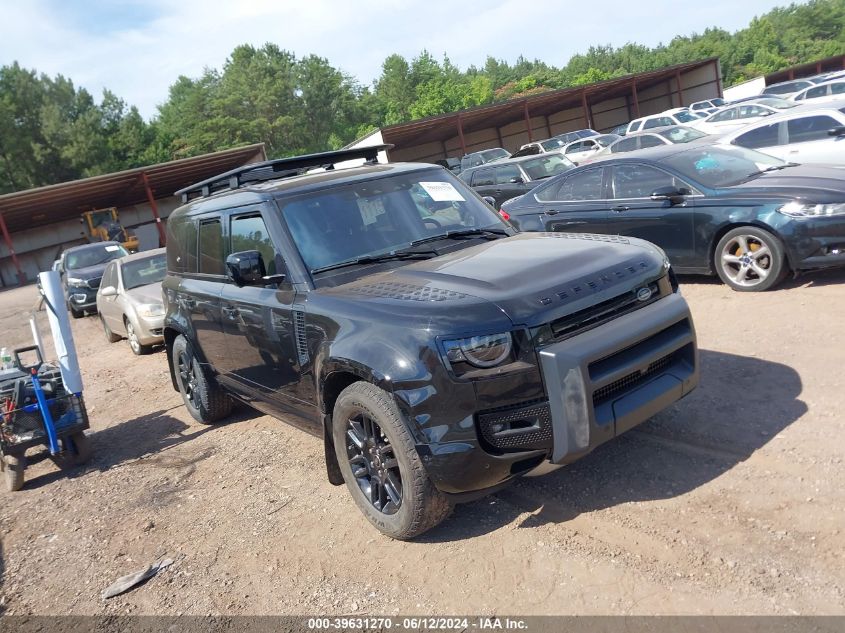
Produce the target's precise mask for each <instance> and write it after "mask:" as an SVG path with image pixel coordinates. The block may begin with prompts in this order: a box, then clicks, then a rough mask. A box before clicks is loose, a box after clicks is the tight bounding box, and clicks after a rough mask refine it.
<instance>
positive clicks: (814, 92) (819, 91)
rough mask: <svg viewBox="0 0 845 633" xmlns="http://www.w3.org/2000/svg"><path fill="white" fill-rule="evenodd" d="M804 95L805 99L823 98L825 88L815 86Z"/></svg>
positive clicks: (825, 91)
mask: <svg viewBox="0 0 845 633" xmlns="http://www.w3.org/2000/svg"><path fill="white" fill-rule="evenodd" d="M805 94H806V98H807V99H814V98H816V97H823V96H825V95H826V94H827V86H816V87H815V88H810V89H809V90H808V91H807V92H806V93H805Z"/></svg>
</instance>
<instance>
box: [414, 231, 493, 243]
mask: <svg viewBox="0 0 845 633" xmlns="http://www.w3.org/2000/svg"><path fill="white" fill-rule="evenodd" d="M502 235H504V236H506V237H509V236H510V233H508V232H507V231H506V230H505V229H496V228H492V229H458V230H455V231H446V232H445V233H441V234H439V235H432V236H430V237H423V238H421V239H418V240H414V241H413V242H411V246H416V245H417V244H425V243H426V242H436V241H437V240H447V239H448V240H466V239H469V238H471V237H484V238H487V239H491V238H498V237H501V236H502Z"/></svg>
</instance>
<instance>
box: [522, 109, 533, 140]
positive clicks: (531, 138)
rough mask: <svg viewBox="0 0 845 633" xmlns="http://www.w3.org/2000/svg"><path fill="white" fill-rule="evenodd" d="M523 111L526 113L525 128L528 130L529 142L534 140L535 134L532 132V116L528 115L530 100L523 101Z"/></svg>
mask: <svg viewBox="0 0 845 633" xmlns="http://www.w3.org/2000/svg"><path fill="white" fill-rule="evenodd" d="M522 112H523V114H525V129H526V131H527V132H528V142H529V143H531V142H532V141H533V140H534V135H533V134H531V117H530V116H529V115H528V100H527V99H526V100H525V101H523V102H522Z"/></svg>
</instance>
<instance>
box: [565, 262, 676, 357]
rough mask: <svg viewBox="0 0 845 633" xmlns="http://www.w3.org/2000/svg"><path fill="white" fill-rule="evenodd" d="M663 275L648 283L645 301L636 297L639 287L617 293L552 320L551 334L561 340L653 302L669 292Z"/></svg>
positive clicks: (669, 288)
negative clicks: (610, 297) (648, 291)
mask: <svg viewBox="0 0 845 633" xmlns="http://www.w3.org/2000/svg"><path fill="white" fill-rule="evenodd" d="M665 279H666V278H665V277H663V278H662V279H660V280H658V281H653V282H652V283H650V284H649V285H648V289H649V290H650V291H651V296H650V297H649V298H648V299H647V300H646V301H641V300H640V299H638V298H637V292H638V291H639V290H641V288H635V289H633V290H629V291H628V292H625V293H623V294H621V295H617V296H615V297H613V298H612V299H608V300H607V301H602V302H601V303H597V304H595V305H592V306H590V307H589V308H586V309H584V310H580V311H578V312H576V313H574V314H569V315H567V316H565V317H561V318H560V319H557V320H555V321H552V322H551V324H550V326H551V329H552V336H553V337H554V340H556V341H562V340H565V339H568V338H571V337H573V336H576V335H578V334H581V333H583V332H586V331H587V330H591V329H593V328H595V327H598V326H599V325H602V324H604V323H607V322H608V321H612V320H613V319H616V318H618V317H620V316H622V315H624V314H627V313H629V312H633V311H634V310H639V309H640V308H643V307H645V306H647V305H650V304H652V303H654V302H655V301H657V300H659V299H660V298H662V297H665V296H666V295H668V294H671V292H672V290H671V285H670V284H669V282H668V280H667V281H665V282H664V280H665Z"/></svg>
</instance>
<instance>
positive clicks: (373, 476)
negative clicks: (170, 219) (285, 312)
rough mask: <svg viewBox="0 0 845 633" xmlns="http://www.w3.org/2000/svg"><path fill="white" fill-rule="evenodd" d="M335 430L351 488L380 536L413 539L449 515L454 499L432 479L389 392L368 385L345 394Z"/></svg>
mask: <svg viewBox="0 0 845 633" xmlns="http://www.w3.org/2000/svg"><path fill="white" fill-rule="evenodd" d="M332 425H333V427H332V434H333V439H334V446H335V452H336V454H337V461H338V464H339V465H340V470H341V473H342V474H343V479H344V481H345V482H346V486H347V488H348V489H349V492H350V493H351V495H352V498H353V500H354V501H355V503H356V505H357V506H358V508H359V509H360V510H361V512H363V513H364V516H366V517H367V519H368V520H369V521H370V523H372V524H373V525H374V526H375V527H376V528H377V529H378V530H380V531H381V532H383V533H384V534H386V535H387V536H390V537H392V538H395V539H403V540H405V539H411V538H414V537H415V536H419V535H420V534H422V533H423V532H425V531H427V530H429V529H431V528H433V527H434V526H436V525H437V524H439V523H440V522H441V521H443V520H444V519H445V518H446V517H447V516H448V515H449V512H450V511H451V505H450V503H449V501H448V499H447V498H446V496H445V495H444V494H443V493H442V492H440V491H439V490H437V488H435V486H434V484H433V483H432V482H431V480H430V479H429V478H428V475H427V474H426V472H425V468H423V465H422V461H421V460H420V456H419V455H418V454H417V451H416V448H415V447H414V443H413V440H412V439H411V435H410V433H409V432H408V429H407V427H406V426H405V422H404V420H403V419H402V416H401V414H400V413H399V409H398V408H397V406H396V403H395V402H394V401H393V399H392V398H391V397H390V395H388V394H387V393H386V392H385V391H384V390H382V389H379V388H378V387H376V386H375V385H372V384H370V383H366V382H356V383H354V384H352V385H350V386H349V387H347V388H346V389H344V390H343V392H341V394H340V396H339V397H338V399H337V403H336V404H335V407H334V411H333V413H332Z"/></svg>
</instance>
